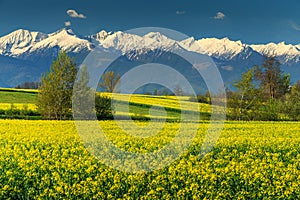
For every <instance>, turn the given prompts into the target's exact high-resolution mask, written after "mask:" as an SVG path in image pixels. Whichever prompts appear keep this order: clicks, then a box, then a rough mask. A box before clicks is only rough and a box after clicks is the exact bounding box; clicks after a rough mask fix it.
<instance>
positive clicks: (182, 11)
mask: <svg viewBox="0 0 300 200" xmlns="http://www.w3.org/2000/svg"><path fill="white" fill-rule="evenodd" d="M185 13H186V11H185V10H177V11H176V15H184V14H185Z"/></svg>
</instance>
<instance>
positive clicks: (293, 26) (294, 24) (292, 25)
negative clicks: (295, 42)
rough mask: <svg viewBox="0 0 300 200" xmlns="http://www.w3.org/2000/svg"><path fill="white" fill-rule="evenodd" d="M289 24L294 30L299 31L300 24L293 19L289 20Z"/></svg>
mask: <svg viewBox="0 0 300 200" xmlns="http://www.w3.org/2000/svg"><path fill="white" fill-rule="evenodd" d="M290 25H291V27H292V28H293V29H295V30H296V31H300V25H298V24H296V23H295V22H293V21H290Z"/></svg>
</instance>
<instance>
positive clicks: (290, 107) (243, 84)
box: [227, 57, 300, 120]
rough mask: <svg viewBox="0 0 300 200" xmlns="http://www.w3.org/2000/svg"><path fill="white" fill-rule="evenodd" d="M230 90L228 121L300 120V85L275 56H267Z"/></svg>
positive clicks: (228, 93) (244, 74)
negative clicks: (283, 68)
mask: <svg viewBox="0 0 300 200" xmlns="http://www.w3.org/2000/svg"><path fill="white" fill-rule="evenodd" d="M234 86H235V88H236V90H235V91H230V90H227V99H228V101H227V103H228V104H227V105H228V114H227V115H228V118H229V119H234V120H300V102H299V100H300V82H299V81H298V82H297V83H295V84H294V85H292V84H291V81H290V75H289V74H286V73H284V72H283V71H281V69H280V62H279V61H278V60H277V59H276V58H275V57H265V58H264V61H263V63H262V64H261V66H258V65H255V66H254V67H253V68H251V69H249V70H248V71H247V72H245V73H243V74H242V77H241V79H240V80H238V81H237V82H235V83H234Z"/></svg>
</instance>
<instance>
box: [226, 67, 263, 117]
mask: <svg viewBox="0 0 300 200" xmlns="http://www.w3.org/2000/svg"><path fill="white" fill-rule="evenodd" d="M254 71H255V69H254V68H252V69H250V70H248V71H247V72H245V73H243V74H242V77H241V79H240V80H238V81H237V82H236V83H235V84H234V86H235V87H236V88H237V91H236V92H234V93H230V95H229V97H230V101H229V102H228V103H229V106H230V107H232V108H233V109H236V110H235V112H234V113H235V115H236V118H237V119H239V120H241V119H246V118H248V119H249V116H248V115H247V114H248V111H249V110H250V109H251V108H252V107H254V106H255V105H256V104H257V102H258V101H259V98H258V96H259V95H258V93H259V90H258V89H257V85H256V84H255V83H254Z"/></svg>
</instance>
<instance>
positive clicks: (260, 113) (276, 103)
mask: <svg viewBox="0 0 300 200" xmlns="http://www.w3.org/2000/svg"><path fill="white" fill-rule="evenodd" d="M77 73H78V68H77V66H76V64H75V62H74V59H71V58H70V57H69V56H68V55H67V53H65V52H64V51H61V52H59V54H58V57H57V58H56V60H54V61H53V63H52V65H51V67H50V71H49V72H48V73H46V74H45V75H44V76H43V77H42V78H41V84H40V85H39V93H38V110H39V112H40V113H41V115H42V117H43V118H45V119H58V120H62V119H71V118H72V93H73V88H74V87H75V88H76V87H81V88H86V89H85V90H82V91H85V92H84V93H83V94H77V95H76V96H78V97H79V98H80V97H86V96H87V95H91V94H93V93H95V92H96V91H94V90H91V88H89V86H88V82H89V75H88V72H87V71H86V70H85V68H84V67H83V68H82V70H81V74H80V76H79V79H80V80H79V81H78V83H77V85H74V84H75V80H76V76H77ZM101 78H102V82H100V83H99V87H101V88H102V89H103V90H104V91H107V92H116V91H115V88H116V85H117V84H118V83H119V81H120V76H119V75H116V74H115V73H114V72H113V71H109V72H106V73H104V74H103V75H102V77H101ZM234 87H235V88H236V90H229V89H227V106H228V109H227V118H228V119H232V120H300V101H299V100H300V81H298V82H297V83H295V84H294V85H292V84H291V81H290V75H289V74H285V73H284V72H283V71H281V69H280V62H279V61H278V60H277V59H276V58H274V57H265V59H264V61H263V63H262V64H261V65H260V66H258V65H255V66H254V67H253V68H251V69H249V70H248V71H246V72H245V73H243V74H242V76H241V79H240V80H238V81H236V82H235V83H234ZM174 91H176V93H178V94H175V95H182V94H183V91H182V90H181V88H175V89H174ZM190 100H191V101H198V102H202V103H210V95H209V93H206V94H205V95H199V96H198V97H197V98H196V99H190ZM85 103H86V104H87V105H88V104H90V103H91V102H85ZM89 109H90V108H89ZM89 109H87V110H86V112H96V114H97V117H98V118H101V119H102V118H112V113H113V108H112V107H111V99H110V98H108V97H105V96H103V95H96V97H95V108H91V109H92V110H89Z"/></svg>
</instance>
